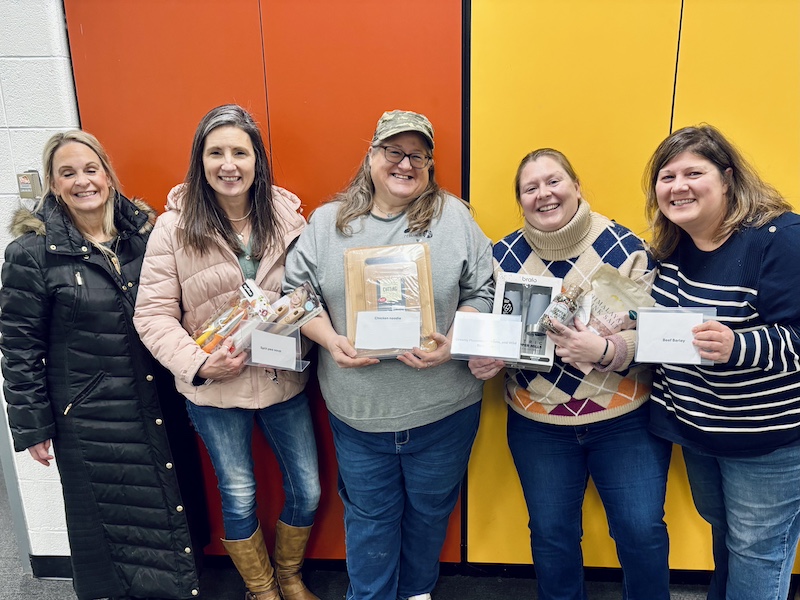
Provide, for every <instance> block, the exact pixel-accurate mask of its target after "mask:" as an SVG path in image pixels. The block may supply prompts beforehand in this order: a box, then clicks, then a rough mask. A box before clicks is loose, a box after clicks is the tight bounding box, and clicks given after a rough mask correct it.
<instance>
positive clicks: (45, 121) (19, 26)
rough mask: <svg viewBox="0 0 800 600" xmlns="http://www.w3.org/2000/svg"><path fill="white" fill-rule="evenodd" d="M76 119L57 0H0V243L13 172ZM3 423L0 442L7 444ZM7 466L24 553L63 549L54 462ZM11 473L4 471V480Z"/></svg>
mask: <svg viewBox="0 0 800 600" xmlns="http://www.w3.org/2000/svg"><path fill="white" fill-rule="evenodd" d="M78 126H79V121H78V109H77V102H76V99H75V85H74V82H73V78H72V64H71V62H70V57H69V47H68V44H67V33H66V25H65V22H64V8H63V5H62V0H0V249H3V250H4V249H5V247H6V245H7V244H8V242H9V241H11V235H10V233H9V232H8V226H9V224H10V222H11V217H12V215H13V213H14V211H15V210H16V209H17V208H18V207H19V205H20V200H19V196H18V190H17V182H16V177H15V173H19V172H22V171H25V170H26V169H37V170H38V171H39V172H40V173H41V172H42V164H41V153H42V148H43V147H44V144H45V142H46V140H47V139H48V138H49V137H50V136H51V135H52V134H53V133H55V132H57V131H61V130H64V129H72V128H76V127H78ZM2 410H3V412H5V403H4V402H3V407H2ZM0 421H2V422H4V420H0ZM3 429H4V431H3V432H2V433H0V443H2V444H4V445H8V446H9V447H10V444H11V441H10V435H9V434H8V432H7V431H5V429H6V426H5V425H4V426H3ZM4 450H5V448H4ZM4 454H5V455H8V453H7V452H4ZM9 466H13V467H14V468H15V469H16V481H17V482H18V486H19V492H20V495H21V497H22V508H23V513H24V518H25V521H26V523H25V525H24V528H25V530H27V535H28V541H29V545H30V553H31V554H32V555H34V556H67V555H69V544H68V542H67V535H66V526H65V522H64V505H63V501H62V496H61V484H60V483H59V479H58V472H57V470H56V468H55V467H54V466H50V467H49V468H45V467H43V466H41V465H39V464H38V463H36V462H34V461H33V460H32V459H31V458H30V455H29V454H28V453H27V452H23V453H20V454H16V455H15V456H14V460H13V461H5V462H4V465H3V468H4V470H7V469H8V468H9ZM13 479H14V478H12V477H9V474H8V473H6V481H7V482H9V481H11V482H12V485H13ZM9 493H10V494H13V493H14V491H13V490H11V489H10V490H9ZM17 529H18V530H19V528H17Z"/></svg>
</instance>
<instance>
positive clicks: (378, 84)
mask: <svg viewBox="0 0 800 600" xmlns="http://www.w3.org/2000/svg"><path fill="white" fill-rule="evenodd" d="M261 5H262V12H263V21H264V56H265V63H266V71H267V97H268V99H269V113H270V131H271V135H272V147H273V152H274V168H275V173H276V178H277V179H278V180H279V181H280V182H281V184H283V185H286V187H288V188H290V189H292V190H293V191H295V192H296V193H297V194H298V195H299V196H300V198H302V200H303V202H304V204H306V205H308V206H310V207H315V206H317V205H319V204H320V203H321V202H323V201H324V200H326V199H328V198H329V197H330V196H332V195H333V194H334V193H335V192H337V191H339V190H340V189H342V188H343V187H345V186H346V185H347V183H348V182H349V180H350V178H351V177H352V176H353V175H354V174H355V172H356V170H357V167H358V166H359V165H360V163H361V160H362V159H363V157H364V154H365V153H366V150H367V147H368V145H369V142H370V140H371V139H372V133H373V131H374V130H375V124H376V122H377V121H378V118H379V117H380V116H381V114H382V113H383V112H384V111H386V110H392V109H395V108H400V109H403V110H413V111H416V112H421V113H424V114H425V115H427V116H428V118H429V119H430V120H431V122H432V123H433V126H434V129H435V138H436V152H435V159H436V177H437V179H438V181H439V183H440V184H441V185H443V186H444V187H445V188H447V189H449V190H450V191H452V192H453V193H455V194H460V187H461V85H462V81H461V56H462V52H461V46H462V41H461V29H462V27H461V18H462V12H461V0H437V1H436V2H431V1H430V0H409V1H408V2H405V3H404V4H403V5H402V9H401V10H399V11H398V6H397V5H395V4H393V3H385V2H375V1H374V0H337V1H336V2H335V3H315V2H297V1H292V0H261ZM312 7H313V8H312ZM401 13H402V14H401Z"/></svg>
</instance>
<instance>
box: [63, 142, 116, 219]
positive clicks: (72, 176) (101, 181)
mask: <svg viewBox="0 0 800 600" xmlns="http://www.w3.org/2000/svg"><path fill="white" fill-rule="evenodd" d="M50 175H51V181H52V184H51V186H50V187H51V191H52V192H53V193H54V194H55V195H56V196H57V197H59V198H61V202H63V204H64V205H65V206H66V207H67V210H69V212H70V213H71V214H72V215H73V216H75V217H78V218H80V219H88V220H95V219H102V218H103V214H104V211H105V204H106V202H107V201H108V197H109V194H110V191H111V181H110V179H109V177H108V174H107V173H106V171H105V169H104V168H103V164H102V162H101V160H100V157H99V156H97V153H96V152H95V151H94V150H92V149H91V148H89V146H87V145H85V144H81V143H80V142H69V143H66V144H64V145H63V146H61V147H60V148H59V149H58V150H56V151H55V154H53V167H52V172H51V174H50Z"/></svg>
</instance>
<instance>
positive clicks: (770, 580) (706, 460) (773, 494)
mask: <svg viewBox="0 0 800 600" xmlns="http://www.w3.org/2000/svg"><path fill="white" fill-rule="evenodd" d="M683 457H684V459H685V461H686V471H687V473H688V475H689V484H690V486H691V489H692V498H693V499H694V504H695V506H696V507H697V511H698V512H699V513H700V516H701V517H703V519H705V520H706V521H708V522H709V523H710V524H711V534H712V539H713V550H714V567H715V569H714V576H713V578H712V581H711V585H710V586H709V589H708V598H709V600H725V599H728V600H749V599H752V600H783V599H784V598H786V596H787V594H788V592H789V578H790V576H791V574H792V566H793V565H794V557H795V550H796V548H797V542H798V538H800V518H798V517H799V516H800V446H790V447H788V448H781V449H779V450H775V451H773V452H770V453H769V454H764V455H762V456H746V457H735V458H728V457H716V456H706V455H703V454H698V453H697V452H693V451H691V450H688V449H687V448H684V449H683Z"/></svg>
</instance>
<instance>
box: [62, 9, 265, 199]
mask: <svg viewBox="0 0 800 600" xmlns="http://www.w3.org/2000/svg"><path fill="white" fill-rule="evenodd" d="M222 7H223V5H222V4H221V3H219V2H217V1H216V0H192V2H191V3H187V2H183V1H181V0H136V1H115V2H108V1H107V0H65V1H64V8H65V13H66V17H67V28H68V34H69V43H70V50H71V53H72V64H73V71H74V76H75V87H76V89H77V96H78V109H79V112H80V119H81V126H82V127H83V128H84V129H86V130H87V131H89V132H91V133H93V134H95V135H96V136H97V137H98V139H99V140H100V142H101V143H102V144H103V145H104V146H105V147H106V149H107V150H108V151H109V153H110V154H111V160H112V162H113V163H114V167H115V168H116V169H117V174H118V175H119V177H120V179H121V181H122V184H123V186H124V191H125V193H126V194H127V195H137V196H142V197H144V198H145V199H146V200H147V201H148V202H150V204H152V205H153V207H154V208H156V209H158V210H159V211H160V210H163V208H164V201H165V199H166V194H167V192H168V191H169V189H170V188H171V186H173V185H175V184H176V183H179V182H180V181H183V178H184V176H185V175H186V168H187V166H188V159H189V150H190V149H191V145H192V137H193V135H194V130H195V127H197V123H198V122H199V121H200V118H201V117H202V116H203V115H204V114H205V113H206V112H208V110H210V109H211V108H213V107H215V106H218V105H220V104H225V103H228V102H236V103H239V104H242V105H243V106H245V107H247V108H248V109H249V110H250V111H251V112H252V113H253V115H254V116H255V118H256V119H257V120H258V121H259V122H260V123H261V125H262V128H263V129H264V131H265V132H266V121H267V105H266V91H265V83H264V57H263V53H262V51H261V26H260V19H259V5H258V0H247V1H245V0H238V1H237V2H229V3H227V4H225V5H224V10H222Z"/></svg>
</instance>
